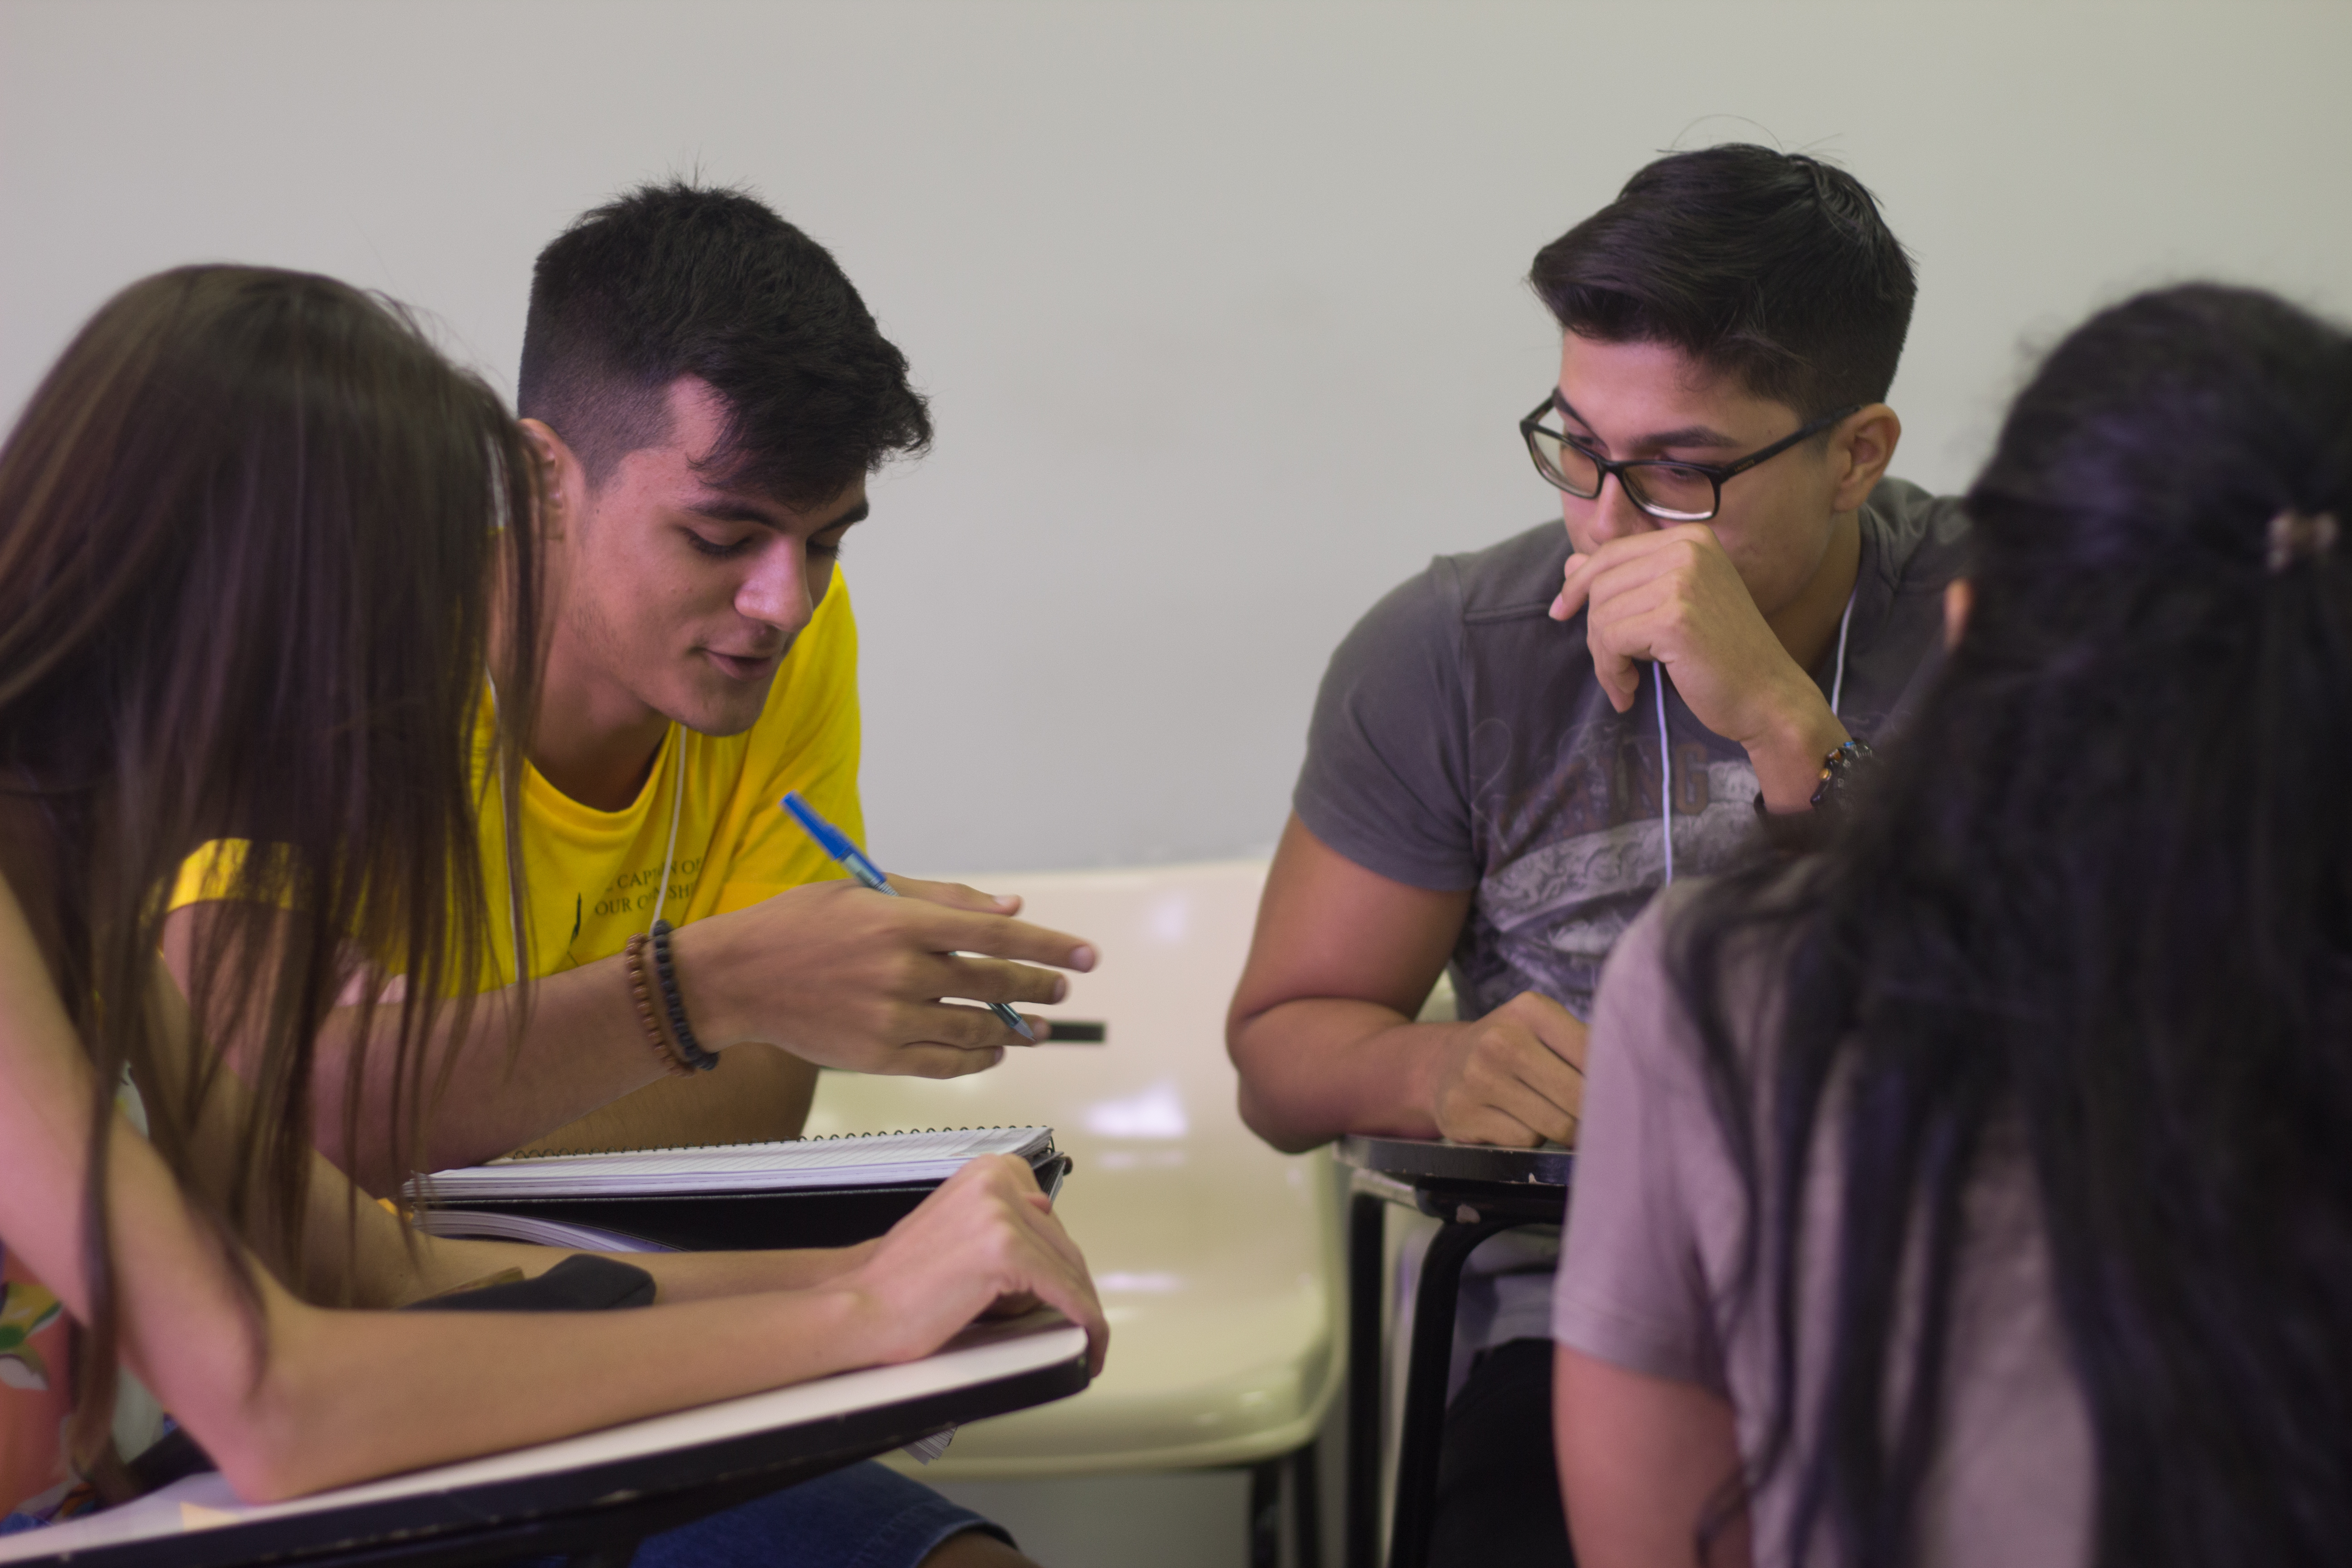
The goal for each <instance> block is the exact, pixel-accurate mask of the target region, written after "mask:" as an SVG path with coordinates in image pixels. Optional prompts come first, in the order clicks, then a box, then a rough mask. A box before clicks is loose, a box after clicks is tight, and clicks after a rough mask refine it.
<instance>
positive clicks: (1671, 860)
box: [1650, 583, 1862, 882]
mask: <svg viewBox="0 0 2352 1568" xmlns="http://www.w3.org/2000/svg"><path fill="white" fill-rule="evenodd" d="M1861 592H1862V584H1860V583H1856V584H1854V585H1853V592H1852V593H1849V594H1848V595H1846V596H1845V613H1844V614H1843V615H1842V616H1838V647H1837V669H1836V671H1835V672H1834V673H1833V674H1832V675H1831V677H1830V717H1831V718H1832V719H1834V718H1836V717H1837V710H1838V705H1839V704H1840V703H1842V702H1843V700H1845V643H1846V634H1847V633H1848V632H1850V631H1852V630H1853V601H1854V599H1855V598H1856V597H1857V596H1858V595H1860V594H1861ZM1650 668H1651V669H1652V670H1653V671H1654V672H1655V674H1656V675H1657V678H1658V682H1657V693H1658V827H1659V830H1660V832H1661V834H1662V835H1663V836H1664V839H1665V845H1666V880H1667V881H1669V882H1671V881H1673V880H1674V879H1675V753H1674V749H1673V746H1672V744H1671V743H1670V742H1669V741H1668V739H1667V736H1666V667H1665V666H1664V665H1663V664H1654V665H1652V666H1651V667H1650Z"/></svg>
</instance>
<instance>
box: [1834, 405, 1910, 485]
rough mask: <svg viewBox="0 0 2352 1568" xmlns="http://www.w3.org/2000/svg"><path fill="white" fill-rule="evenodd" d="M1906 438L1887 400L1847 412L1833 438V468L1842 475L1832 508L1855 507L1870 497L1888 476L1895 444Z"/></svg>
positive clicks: (1900, 422)
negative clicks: (1888, 466)
mask: <svg viewBox="0 0 2352 1568" xmlns="http://www.w3.org/2000/svg"><path fill="white" fill-rule="evenodd" d="M1902 439H1903V421H1902V419H1901V418H1900V417H1899V416H1897V415H1896V414H1895V410H1893V409H1892V408H1889V407H1887V406H1886V405H1885V404H1884V403H1874V404H1872V405H1870V406H1868V407H1867V408H1861V409H1857V410H1855V411H1854V412H1853V413H1852V414H1849V415H1847V416H1845V418H1844V419H1843V421H1842V422H1841V423H1840V424H1839V426H1838V427H1837V434H1836V435H1834V436H1832V437H1831V438H1830V458H1831V461H1832V471H1834V472H1835V473H1836V474H1837V476H1838V481H1837V492H1836V494H1835V495H1834V496H1833V497H1832V499H1831V501H1830V510H1831V511H1832V512H1844V511H1852V510H1854V509H1855V508H1856V507H1858V506H1860V505H1861V504H1862V503H1863V502H1864V501H1865V500H1869V499H1870V492H1871V491H1872V490H1874V489H1877V488H1878V481H1879V480H1881V479H1885V477H1886V465H1887V464H1889V463H1891V462H1893V461H1894V460H1895V444H1896V443H1897V442H1899V441H1901V440H1902Z"/></svg>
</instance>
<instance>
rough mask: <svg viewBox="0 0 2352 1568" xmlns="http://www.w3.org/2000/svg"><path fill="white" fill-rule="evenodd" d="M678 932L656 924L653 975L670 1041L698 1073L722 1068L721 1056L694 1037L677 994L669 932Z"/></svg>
mask: <svg viewBox="0 0 2352 1568" xmlns="http://www.w3.org/2000/svg"><path fill="white" fill-rule="evenodd" d="M676 929H677V928H676V927H674V926H672V925H671V924H670V923H669V921H654V973H656V974H657V975H659V976H660V977H661V994H662V1002H663V1004H664V1005H666V1006H667V1008H668V1009H669V1037H670V1042H671V1043H672V1044H673V1045H675V1046H677V1054H678V1058H679V1059H680V1060H682V1061H684V1062H685V1063H686V1064H687V1065H688V1066H689V1067H691V1068H696V1069H697V1070H698V1071H701V1072H709V1070H710V1069H711V1068H715V1067H717V1066H718V1065H719V1054H718V1053H717V1052H716V1051H706V1050H704V1049H703V1048H702V1042H701V1041H699V1040H698V1039H696V1038H695V1037H694V1029H693V1027H692V1026H690V1025H688V1023H687V1021H686V1003H685V1002H684V1000H682V999H681V998H680V997H679V995H678V994H677V970H675V969H673V968H671V967H670V962H669V933H670V932H671V931H674V930H676Z"/></svg>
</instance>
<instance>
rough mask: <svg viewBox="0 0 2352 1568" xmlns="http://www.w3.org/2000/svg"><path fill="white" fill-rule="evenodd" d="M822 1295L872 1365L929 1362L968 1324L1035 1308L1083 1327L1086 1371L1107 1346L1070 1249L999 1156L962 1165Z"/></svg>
mask: <svg viewBox="0 0 2352 1568" xmlns="http://www.w3.org/2000/svg"><path fill="white" fill-rule="evenodd" d="M830 1289H835V1290H842V1291H846V1292H849V1293H850V1294H851V1296H852V1297H853V1300H854V1305H853V1309H852V1312H851V1318H852V1321H853V1322H854V1323H855V1324H856V1327H855V1328H854V1329H853V1333H854V1334H856V1337H857V1340H858V1342H859V1344H860V1345H861V1346H863V1347H866V1348H867V1349H869V1350H870V1352H871V1356H872V1359H873V1360H874V1361H877V1362H902V1361H913V1360H914V1359H915V1358H917V1357H918V1356H925V1355H929V1354H930V1353H931V1352H933V1351H935V1350H937V1349H939V1348H940V1345H942V1344H944V1343H946V1342H947V1341H948V1340H949V1339H950V1337H951V1336H953V1335H954V1334H955V1333H956V1331H958V1330H960V1329H961V1328H963V1327H964V1326H965V1325H966V1324H968V1323H970V1322H971V1321H972V1320H974V1319H975V1318H980V1317H983V1316H987V1315H990V1314H1012V1313H1019V1312H1024V1311H1027V1310H1029V1309H1030V1308H1032V1307H1034V1306H1036V1305H1038V1304H1040V1303H1041V1302H1042V1303H1043V1304H1044V1305H1045V1306H1048V1307H1051V1308H1053V1309H1054V1310H1056V1311H1058V1312H1060V1313H1061V1314H1062V1315H1063V1316H1064V1317H1066V1318H1067V1319H1069V1320H1070V1321H1072V1322H1074V1323H1076V1324H1077V1325H1078V1326H1079V1327H1080V1328H1082V1329H1084V1330H1086V1331H1087V1367H1088V1371H1089V1372H1090V1373H1097V1374H1098V1373H1101V1371H1102V1367H1103V1352H1104V1347H1105V1346H1106V1345H1107V1344H1108V1342H1109V1339H1110V1327H1109V1325H1108V1323H1107V1322H1106V1321H1104V1319H1103V1310H1102V1303H1101V1302H1100V1301H1098V1300H1096V1298H1095V1286H1094V1280H1093V1279H1091V1278H1089V1277H1088V1276H1087V1260H1086V1258H1084V1257H1082V1256H1081V1255H1080V1254H1079V1252H1078V1247H1077V1243H1076V1242H1074V1241H1072V1240H1071V1239H1070V1237H1069V1233H1068V1232H1066V1231H1065V1230H1064V1229H1063V1228H1062V1222H1061V1221H1060V1220H1058V1219H1056V1218H1055V1217H1054V1204H1053V1200H1052V1199H1050V1198H1048V1197H1047V1196H1046V1195H1045V1194H1044V1193H1043V1192H1040V1191H1039V1190H1038V1187H1037V1179H1036V1177H1035V1176H1034V1175H1032V1174H1031V1173H1030V1170H1029V1167H1028V1165H1027V1164H1026V1163H1024V1162H1022V1161H1020V1160H1016V1159H1014V1158H1013V1157H1012V1156H1011V1155H1007V1154H986V1155H982V1156H980V1157H979V1158H976V1159H974V1160H971V1161H970V1162H969V1163H966V1164H965V1165H964V1167H963V1168H962V1169H961V1170H960V1171H958V1172H957V1173H955V1174H954V1175H952V1176H950V1177H949V1178H948V1179H947V1181H946V1182H944V1183H942V1184H940V1188H939V1190H938V1191H937V1192H934V1193H933V1194H931V1195H930V1196H929V1197H928V1198H925V1199H924V1200H923V1204H922V1206H921V1207H919V1208H918V1209H917V1210H915V1212H914V1213H912V1214H910V1215H908V1216H907V1217H906V1218H904V1219H902V1220H900V1221H899V1222H898V1224H897V1225H895V1226H891V1227H890V1230H889V1232H888V1234H887V1235H885V1236H884V1237H882V1238H881V1240H880V1241H879V1242H878V1243H877V1244H876V1245H875V1247H874V1249H873V1251H872V1252H871V1253H870V1254H868V1255H867V1257H866V1258H865V1259H864V1260H863V1261H862V1262H860V1263H859V1264H858V1265H857V1266H856V1267H855V1268H851V1269H850V1270H848V1271H847V1272H845V1273H844V1274H842V1275H841V1276H840V1277H839V1278H837V1279H835V1280H834V1281H833V1283H832V1285H831V1287H830Z"/></svg>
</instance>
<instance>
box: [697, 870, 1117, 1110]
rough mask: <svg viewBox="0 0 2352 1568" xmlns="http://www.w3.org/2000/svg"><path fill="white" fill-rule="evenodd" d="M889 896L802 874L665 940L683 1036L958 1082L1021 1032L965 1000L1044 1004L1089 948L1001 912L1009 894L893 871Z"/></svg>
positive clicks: (1015, 904) (1089, 960)
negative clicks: (755, 1044)
mask: <svg viewBox="0 0 2352 1568" xmlns="http://www.w3.org/2000/svg"><path fill="white" fill-rule="evenodd" d="M890 885H891V886H892V887H893V888H896V889H898V891H899V893H900V894H901V895H902V896H901V897H898V898H895V899H893V898H887V897H885V896H884V895H883V894H881V893H877V892H875V891H873V890H871V889H866V888H862V887H859V886H858V885H857V884H856V883H854V882H845V881H829V882H813V883H810V884H808V885H807V886H805V887H799V888H793V889H788V890H786V891H784V892H782V893H779V894H777V895H776V896H775V897H773V898H772V899H767V900H763V901H761V902H760V903H758V904H754V905H753V906H751V908H750V909H747V910H735V911H733V912H731V913H728V914H723V915H715V916H712V917H710V918H709V919H707V920H700V921H695V922H694V923H693V924H691V925H688V926H684V927H681V928H680V929H679V930H678V931H677V934H676V935H675V936H673V937H672V938H671V939H670V942H671V948H672V951H673V952H674V953H675V955H676V961H677V976H678V984H679V986H680V987H681V989H682V991H683V992H684V994H685V1000H686V1004H687V1011H688V1014H689V1015H690V1016H692V1017H693V1019H694V1023H695V1033H696V1035H697V1037H699V1038H700V1040H701V1042H702V1043H703V1045H704V1046H705V1047H709V1048H710V1049H713V1050H719V1049H723V1048H725V1047H728V1046H731V1045H739V1044H742V1043H744V1042H746V1041H762V1042H765V1043H767V1044H770V1045H773V1046H778V1047H782V1048H783V1049H785V1050H787V1051H790V1052H792V1053H793V1055H794V1056H796V1057H799V1058H802V1059H803V1060H805V1061H809V1062H813V1063H814V1064H816V1065H817V1066H819V1067H830V1068H845V1069H848V1070H850V1071H853V1072H866V1073H898V1074H907V1075H911V1076H915V1077H920V1078H960V1077H961V1076H962V1075H964V1074H966V1073H974V1072H980V1071H982V1070H983V1069H985V1068H991V1067H993V1066H995V1065H996V1063H997V1062H998V1061H999V1060H1001V1059H1002V1058H1003V1054H1004V1048H1005V1047H1007V1046H1017V1045H1021V1044H1023V1043H1024V1042H1023V1040H1022V1039H1021V1037H1020V1036H1018V1035H1016V1034H1014V1033H1013V1030H1012V1029H1011V1028H1009V1027H1007V1026H1005V1025H1004V1024H1003V1023H1002V1022H1000V1021H999V1020H998V1019H997V1017H996V1016H995V1015H993V1014H992V1013H991V1012H989V1011H988V1009H987V1008H985V1007H981V1006H970V1005H959V1003H958V1002H955V1001H950V1000H948V999H949V998H950V997H952V998H959V999H962V1000H964V1001H969V1002H1005V1003H1016V1004H1017V1003H1022V1002H1030V1003H1041V1002H1043V1003H1050V1002H1058V1001H1060V1000H1061V999H1062V997H1063V996H1064V995H1065V994H1066V993H1067V991H1068V987H1069V982H1068V981H1066V980H1065V979H1064V978H1063V977H1062V976H1061V975H1059V974H1056V973H1054V970H1053V969H1051V968H1041V967H1038V966H1039V965H1044V964H1050V965H1053V966H1055V967H1056V968H1062V969H1073V970H1076V971H1079V972H1080V973H1084V972H1086V971H1087V970H1090V969H1092V968H1093V967H1094V966H1095V956H1096V955H1095V950H1094V949H1093V948H1092V947H1091V946H1089V945H1088V944H1087V943H1086V942H1083V941H1082V940H1081V939H1079V938H1077V937H1075V936H1071V935H1069V934H1068V933H1066V932H1064V931H1048V930H1046V929H1045V928H1044V927H1042V926H1034V925H1030V924H1029V923H1027V922H1026V921H1018V920H1014V919H1013V918H1012V916H1013V912H1014V911H1015V910H1019V908H1020V907H1021V900H1018V899H1013V898H992V897H991V896H990V895H988V894H986V893H982V892H980V891H978V890H976V889H971V888H967V887H963V886H961V884H958V883H952V882H924V881H917V880H915V879H912V878H901V877H893V878H892V879H890Z"/></svg>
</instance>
